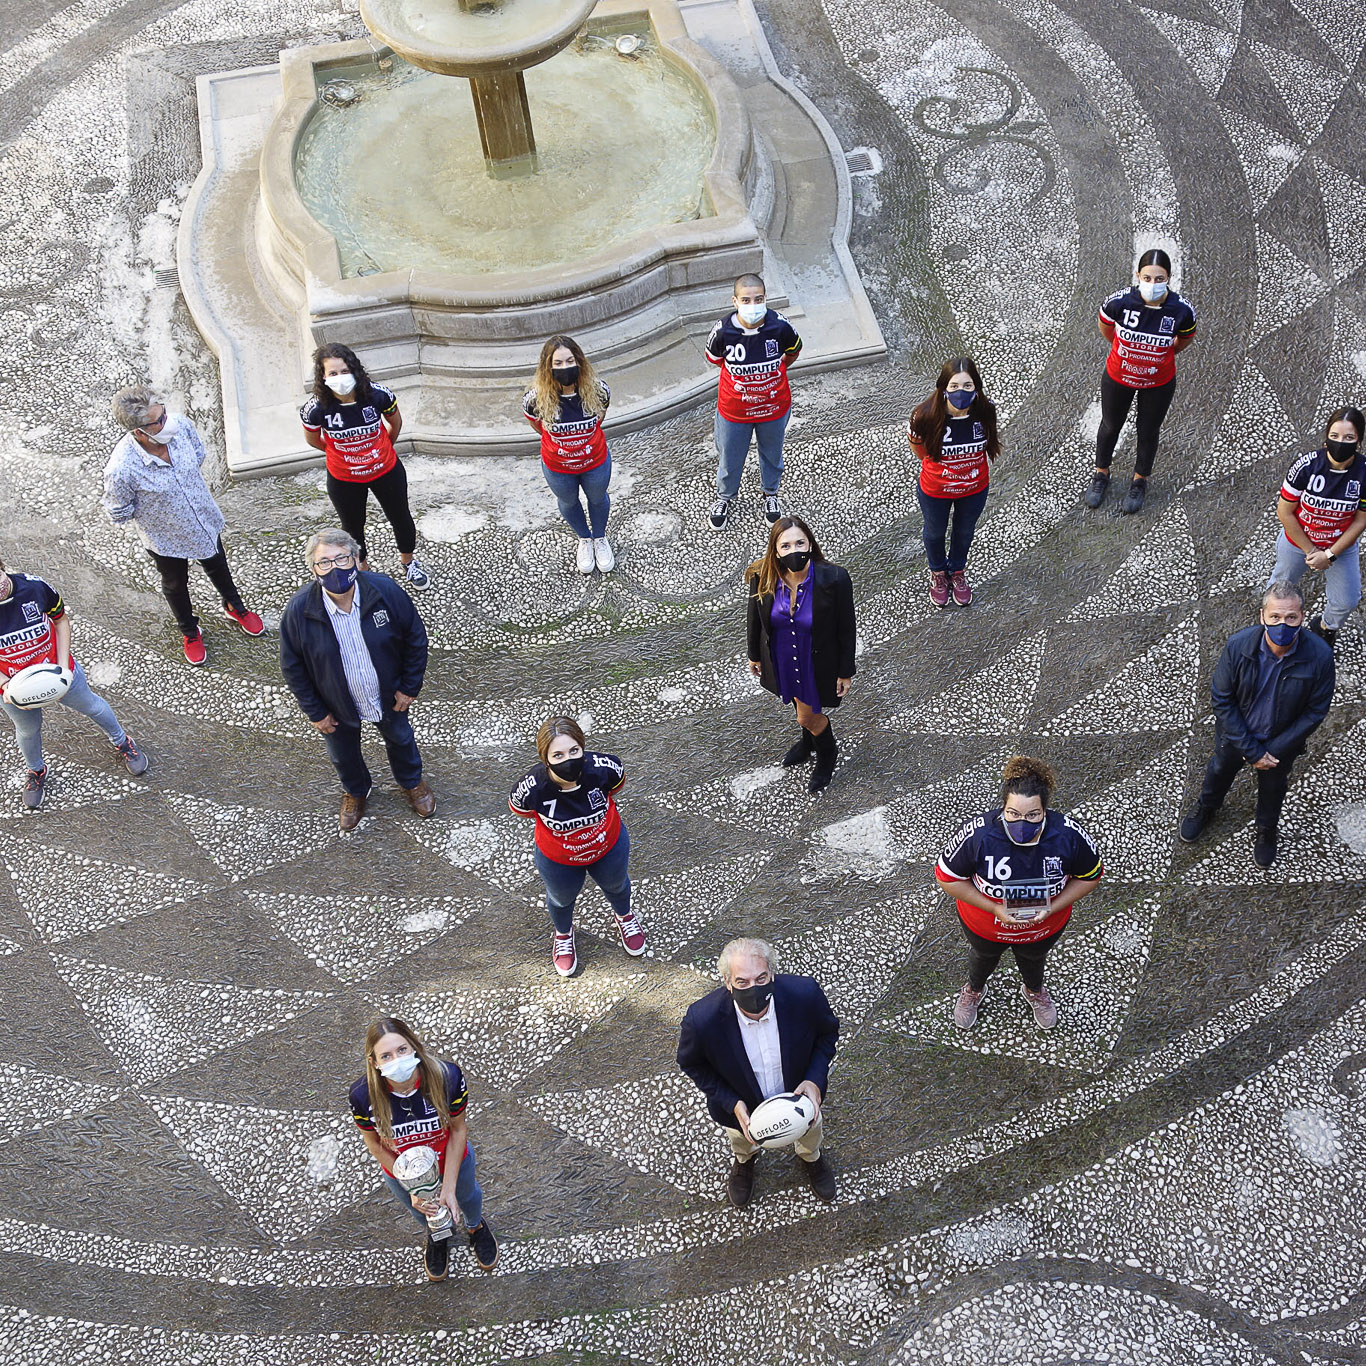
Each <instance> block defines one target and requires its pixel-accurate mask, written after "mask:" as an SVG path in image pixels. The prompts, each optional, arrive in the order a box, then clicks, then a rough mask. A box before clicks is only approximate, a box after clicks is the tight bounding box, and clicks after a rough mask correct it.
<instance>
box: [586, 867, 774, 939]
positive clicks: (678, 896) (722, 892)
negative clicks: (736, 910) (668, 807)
mask: <svg viewBox="0 0 1366 1366" xmlns="http://www.w3.org/2000/svg"><path fill="white" fill-rule="evenodd" d="M772 857H773V852H772V851H771V850H761V851H759V852H758V853H754V854H742V855H741V856H740V857H739V858H734V859H728V860H726V861H725V862H719V863H704V864H699V865H698V866H697V867H695V868H685V869H684V870H683V871H681V872H678V873H664V874H661V875H659V876H655V877H643V878H640V879H639V880H637V879H635V878H632V879H631V909H632V910H634V911H635V912H636V914H637V915H638V916H639V917H640V919H641V921H642V923H643V924H644V926H645V934H646V941H645V956H646V957H648V958H672V957H673V956H674V955H675V954H676V953H677V952H678V951H679V949H681V948H682V947H683V946H684V945H685V944H686V943H688V941H689V940H691V939H692V938H693V936H694V935H696V934H697V932H698V931H699V930H701V929H702V928H703V926H705V925H709V924H710V923H711V922H712V921H713V920H715V919H716V918H717V917H718V916H720V915H721V914H722V913H723V912H724V911H725V909H726V907H727V906H729V905H730V903H731V902H732V901H734V900H735V898H736V897H737V896H739V895H740V893H741V892H743V891H744V889H745V888H746V887H748V886H749V884H750V883H751V882H753V881H754V879H755V878H756V877H757V876H758V875H759V873H760V872H761V871H762V869H763V868H764V867H765V866H766V865H767V864H768V862H769V860H770V859H771V858H772ZM575 919H576V921H577V922H578V923H579V924H580V926H581V927H582V928H583V929H586V930H590V931H591V932H592V933H593V934H596V935H598V936H600V937H601V938H603V939H605V940H607V941H608V942H609V943H612V944H618V945H619V944H620V942H621V939H620V935H619V934H618V933H617V927H616V917H615V916H614V915H613V914H612V908H611V907H610V906H609V905H608V904H607V901H606V898H605V897H604V896H603V895H602V893H601V892H600V891H599V890H598V887H597V884H596V883H595V882H594V881H593V880H592V878H589V879H588V880H587V881H586V882H585V883H584V889H583V893H582V894H581V895H580V897H579V900H578V904H577V906H576V907H575Z"/></svg>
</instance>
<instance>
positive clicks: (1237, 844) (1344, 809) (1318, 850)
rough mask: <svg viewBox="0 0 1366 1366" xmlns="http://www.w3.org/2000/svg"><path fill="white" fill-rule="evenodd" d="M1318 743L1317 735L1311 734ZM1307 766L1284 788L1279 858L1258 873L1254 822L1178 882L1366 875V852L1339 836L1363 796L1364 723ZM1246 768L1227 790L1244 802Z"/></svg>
mask: <svg viewBox="0 0 1366 1366" xmlns="http://www.w3.org/2000/svg"><path fill="white" fill-rule="evenodd" d="M1310 745H1311V746H1315V740H1314V739H1311V740H1310ZM1323 745H1324V742H1323V741H1322V740H1318V741H1317V746H1316V748H1317V752H1318V753H1320V754H1322V758H1320V759H1319V760H1318V762H1317V763H1314V764H1313V765H1312V766H1309V767H1308V771H1307V772H1306V771H1305V757H1306V756H1301V757H1300V758H1299V759H1297V760H1296V761H1295V776H1294V777H1293V778H1292V779H1291V782H1290V790H1289V792H1287V793H1286V794H1285V808H1284V810H1283V811H1282V813H1281V825H1280V839H1279V846H1278V851H1277V854H1276V861H1275V862H1274V863H1273V864H1272V865H1271V867H1270V868H1268V869H1266V870H1265V871H1263V870H1262V869H1261V868H1258V867H1257V865H1256V864H1255V863H1253V861H1252V843H1253V838H1254V825H1253V822H1252V821H1248V823H1247V824H1246V825H1245V826H1243V828H1242V829H1241V830H1239V831H1238V833H1237V834H1234V835H1230V836H1228V837H1227V838H1226V839H1225V840H1224V841H1223V842H1222V843H1221V844H1219V845H1218V846H1217V847H1216V848H1215V849H1214V851H1213V852H1212V853H1211V854H1209V856H1208V857H1206V858H1204V859H1202V860H1201V861H1200V862H1199V863H1197V864H1196V865H1195V867H1194V868H1192V869H1191V870H1190V871H1189V872H1188V873H1187V874H1186V876H1185V878H1184V879H1183V881H1185V882H1188V883H1196V884H1202V885H1210V886H1216V887H1243V886H1253V887H1255V886H1264V885H1279V884H1284V883H1315V882H1358V881H1363V880H1366V855H1363V854H1361V853H1359V852H1357V850H1355V849H1353V848H1352V847H1351V846H1350V845H1349V844H1348V843H1346V842H1345V841H1344V839H1343V830H1342V829H1340V828H1339V825H1340V822H1341V821H1342V820H1343V819H1344V816H1345V815H1346V816H1348V817H1350V813H1351V812H1352V811H1353V810H1354V809H1355V807H1356V806H1357V805H1358V804H1360V803H1361V802H1362V801H1363V800H1366V721H1361V722H1358V724H1357V725H1356V726H1354V727H1353V728H1352V729H1351V730H1350V731H1348V732H1347V734H1346V735H1344V736H1342V737H1341V738H1339V739H1337V740H1335V741H1333V742H1332V745H1331V747H1330V748H1328V749H1327V750H1326V751H1325V750H1324V748H1323ZM1251 772H1252V771H1251V770H1250V769H1249V770H1248V771H1247V772H1246V773H1244V774H1240V775H1239V778H1238V781H1237V783H1235V785H1234V787H1233V790H1232V792H1231V793H1230V796H1231V797H1233V798H1234V799H1235V800H1246V798H1247V788H1246V787H1245V786H1244V784H1248V783H1250V781H1251Z"/></svg>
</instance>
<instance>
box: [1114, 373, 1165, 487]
mask: <svg viewBox="0 0 1366 1366" xmlns="http://www.w3.org/2000/svg"><path fill="white" fill-rule="evenodd" d="M1135 396H1137V398H1138V452H1137V455H1136V456H1135V458H1134V473H1135V474H1141V475H1143V477H1144V478H1145V479H1146V478H1147V476H1148V475H1150V474H1151V473H1152V472H1153V461H1154V460H1156V459H1157V434H1158V432H1160V431H1161V430H1162V419H1163V418H1164V417H1166V416H1167V409H1168V408H1170V407H1171V406H1172V399H1173V398H1174V397H1175V396H1176V381H1175V380H1174V379H1171V380H1168V381H1167V383H1166V384H1159V385H1158V386H1157V388H1156V389H1131V388H1130V387H1129V386H1128V385H1127V384H1121V383H1120V382H1119V381H1118V380H1114V379H1111V378H1110V375H1109V372H1108V371H1107V372H1106V373H1105V374H1103V375H1101V377H1100V430H1099V431H1098V432H1097V433H1096V468H1097V469H1098V470H1108V469H1109V468H1110V460H1111V457H1112V456H1113V455H1114V453H1115V443H1116V442H1117V441H1118V440H1119V434H1120V431H1121V430H1122V429H1123V427H1124V423H1125V420H1126V419H1127V418H1128V416H1129V409H1130V408H1131V407H1132V406H1133V402H1134V397H1135Z"/></svg>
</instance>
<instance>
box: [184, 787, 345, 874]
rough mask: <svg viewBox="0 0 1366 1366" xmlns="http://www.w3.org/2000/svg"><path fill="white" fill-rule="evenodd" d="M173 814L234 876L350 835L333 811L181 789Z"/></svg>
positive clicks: (222, 867)
mask: <svg viewBox="0 0 1366 1366" xmlns="http://www.w3.org/2000/svg"><path fill="white" fill-rule="evenodd" d="M176 815H177V816H178V817H179V818H180V819H181V820H182V821H184V823H185V826H186V828H187V829H188V830H189V832H190V834H191V835H193V836H194V841H195V843H196V844H197V845H199V847H200V848H201V849H202V850H203V851H204V852H205V853H206V854H207V855H208V856H209V857H210V858H211V859H212V860H213V861H214V863H215V864H216V865H217V866H218V867H219V868H221V869H222V871H223V873H224V875H225V876H226V877H228V878H230V879H231V880H232V881H233V882H240V881H241V880H242V879H243V878H248V877H254V876H255V875H256V874H257V873H260V872H264V871H265V870H266V869H267V868H273V867H274V866H275V865H276V864H278V863H288V862H289V860H290V859H296V858H298V857H300V855H302V854H311V853H312V852H313V851H314V850H315V849H323V848H326V847H327V846H329V845H332V844H335V843H336V841H337V840H339V839H343V838H349V837H348V836H343V835H342V834H341V832H340V831H339V830H338V829H337V822H336V818H335V817H332V816H322V815H313V814H302V815H301V814H298V813H295V812H286V811H262V810H258V809H257V808H256V807H253V806H224V805H222V804H221V803H219V802H212V801H209V800H208V799H207V798H204V797H189V796H185V795H183V794H182V795H180V796H178V797H177V798H176ZM363 827H364V822H362V828H363Z"/></svg>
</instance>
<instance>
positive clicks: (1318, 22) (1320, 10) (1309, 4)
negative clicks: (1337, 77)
mask: <svg viewBox="0 0 1366 1366" xmlns="http://www.w3.org/2000/svg"><path fill="white" fill-rule="evenodd" d="M1295 8H1296V9H1297V10H1298V11H1299V12H1300V13H1301V14H1302V15H1304V17H1305V18H1306V19H1308V20H1309V22H1310V23H1311V24H1312V25H1313V26H1314V29H1315V31H1316V32H1317V33H1318V35H1319V37H1321V38H1322V39H1323V41H1324V42H1325V43H1327V44H1328V46H1329V47H1330V48H1332V49H1333V51H1334V52H1335V53H1336V54H1337V56H1338V59H1339V60H1340V61H1341V62H1342V65H1343V69H1344V70H1346V71H1351V70H1352V69H1353V68H1354V67H1355V66H1356V64H1357V59H1358V58H1359V57H1360V56H1361V51H1362V47H1363V46H1366V11H1363V10H1362V8H1361V6H1360V5H1359V4H1356V3H1355V0H1305V3H1302V4H1296V5H1295Z"/></svg>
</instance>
